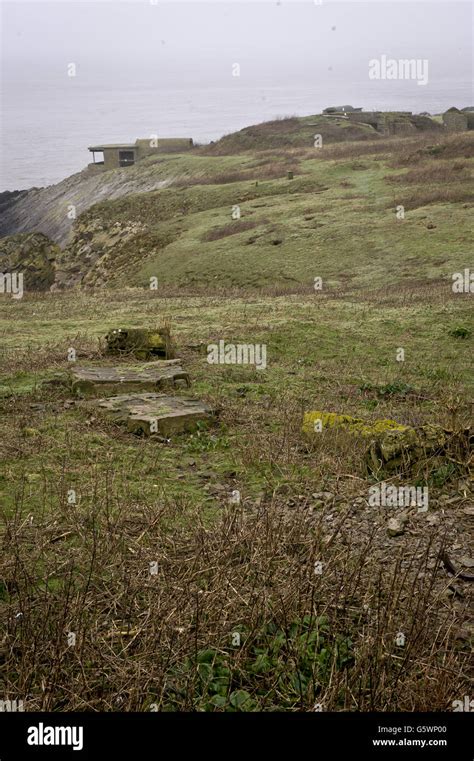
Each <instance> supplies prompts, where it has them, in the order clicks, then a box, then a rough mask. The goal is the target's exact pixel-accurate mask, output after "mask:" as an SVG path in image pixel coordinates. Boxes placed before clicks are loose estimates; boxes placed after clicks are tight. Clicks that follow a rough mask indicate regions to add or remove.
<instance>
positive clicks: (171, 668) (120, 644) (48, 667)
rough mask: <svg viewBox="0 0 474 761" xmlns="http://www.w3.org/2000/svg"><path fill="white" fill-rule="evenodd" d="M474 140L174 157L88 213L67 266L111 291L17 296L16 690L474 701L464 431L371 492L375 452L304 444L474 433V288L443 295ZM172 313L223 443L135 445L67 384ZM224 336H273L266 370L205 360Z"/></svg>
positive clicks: (345, 704) (76, 703) (12, 460)
mask: <svg viewBox="0 0 474 761" xmlns="http://www.w3.org/2000/svg"><path fill="white" fill-rule="evenodd" d="M259 139H260V137H259ZM237 143H238V140H237ZM232 145H233V149H234V150H235V151H236V152H235V153H234V154H232V153H231V154H226V155H221V154H222V151H223V149H225V150H226V151H227V150H229V149H230V147H232ZM223 146H224V148H223ZM472 147H473V141H472V138H471V136H470V135H453V136H448V137H446V136H445V135H441V136H438V135H436V136H430V138H429V139H427V138H426V136H422V137H417V138H414V139H412V138H406V139H403V140H401V139H400V140H399V139H392V140H382V139H378V140H376V141H358V142H341V143H338V144H337V145H336V144H335V145H332V146H331V145H328V146H325V147H324V148H323V149H320V150H319V152H316V149H311V148H307V147H306V148H305V147H301V146H296V147H283V148H281V147H278V148H275V147H274V146H270V148H261V150H260V149H259V150H254V149H252V150H251V151H249V152H247V151H244V152H243V153H242V152H240V151H241V148H242V146H241V145H239V147H238V151H237V148H236V142H234V143H232V140H231V139H228V140H227V141H223V143H222V145H220V146H219V147H217V148H213V147H212V146H211V147H210V148H209V149H204V148H202V149H201V148H200V149H198V150H197V151H196V152H195V153H193V154H192V155H188V156H186V157H185V156H172V157H166V158H165V157H160V159H159V160H158V165H159V166H160V167H161V168H160V172H161V171H163V172H164V173H165V174H166V173H167V174H168V175H169V176H171V169H172V167H174V169H173V172H174V174H173V177H175V179H176V182H175V184H174V185H172V186H169V187H167V188H162V189H160V190H158V191H152V192H149V193H143V194H137V195H133V196H129V197H127V198H122V199H117V200H115V201H106V202H104V203H101V204H97V205H96V206H94V207H93V208H91V209H90V210H89V211H87V212H85V213H84V214H83V215H82V216H81V217H80V219H79V220H78V223H77V229H76V233H77V237H76V241H75V243H74V244H73V246H72V247H71V248H70V249H68V250H66V251H65V252H64V262H63V266H64V267H65V270H64V271H65V273H66V275H65V277H66V276H67V267H68V266H70V267H71V265H72V264H73V262H74V261H75V263H76V266H78V265H80V267H81V268H82V267H83V268H84V269H83V270H82V271H83V272H84V273H85V278H84V282H83V285H87V284H94V283H95V284H98V283H102V284H106V285H108V286H109V288H108V289H107V288H102V289H93V288H82V289H76V290H65V291H64V292H60V291H59V292H58V291H56V292H53V293H43V294H39V293H28V292H27V293H26V294H25V295H24V297H23V298H22V299H19V300H14V299H12V298H10V296H9V295H2V296H0V365H1V373H0V412H1V414H0V454H1V459H2V469H1V471H0V511H1V519H2V525H3V529H2V542H3V545H2V546H3V552H2V555H1V560H0V611H1V614H2V617H3V619H4V620H5V622H6V627H5V634H4V638H3V640H2V642H1V649H0V658H1V659H2V665H4V669H3V672H2V676H1V680H2V686H3V693H2V694H3V695H5V697H8V698H10V699H14V698H17V699H22V700H24V701H25V710H40V709H42V710H48V709H49V710H92V711H122V710H123V711H130V710H137V711H148V710H160V711H161V710H165V711H180V710H199V711H230V712H233V711H245V710H250V711H255V710H263V711H274V710H285V711H314V710H316V711H317V710H324V711H328V710H337V711H339V710H346V711H373V710H377V711H413V710H419V711H450V710H452V704H453V701H454V700H458V699H462V696H464V695H468V694H469V689H470V683H471V671H470V669H471V666H470V658H471V652H472V637H473V632H474V626H473V621H472V615H471V610H470V604H471V598H470V595H471V594H472V593H471V591H470V587H472V582H469V581H468V580H466V579H463V578H460V577H457V578H453V576H452V575H450V574H449V573H448V569H447V568H446V565H445V564H444V561H443V557H444V554H443V553H444V551H445V550H447V551H449V555H450V557H451V558H452V560H453V562H454V563H455V565H456V568H459V569H461V570H462V571H464V572H465V573H466V572H469V568H470V565H469V564H470V563H471V562H472V556H473V553H474V547H473V544H472V539H471V537H472V530H471V524H472V516H473V512H474V500H473V481H472V470H471V471H470V470H469V460H470V458H471V466H472V452H471V451H470V450H469V446H468V442H467V439H466V437H464V438H463V439H462V441H463V442H464V445H463V446H461V444H459V447H458V449H457V450H455V453H454V454H451V455H450V456H446V457H435V456H427V457H425V458H422V459H421V461H420V463H419V465H418V467H417V469H415V470H414V471H413V472H395V473H392V474H385V473H383V474H374V473H371V472H369V471H368V469H367V464H366V459H365V450H366V446H367V442H366V441H364V440H362V439H360V438H357V437H356V436H353V435H350V434H348V433H347V431H344V430H325V431H323V432H322V433H320V434H317V435H315V436H309V437H308V436H307V435H306V434H304V433H303V432H302V430H301V425H302V419H303V413H304V412H305V411H307V410H328V411H331V412H338V413H345V414H348V415H354V416H357V417H361V418H364V419H366V420H367V421H375V420H377V419H379V418H382V419H386V418H390V419H393V420H396V421H397V422H399V423H404V424H407V425H412V426H420V425H427V424H434V425H441V426H443V428H445V429H446V430H448V431H452V432H453V434H452V437H453V439H454V440H456V441H457V439H456V434H457V433H459V432H460V431H464V430H465V429H466V428H467V427H468V426H469V425H471V426H472V389H473V377H472V348H473V340H474V338H473V334H474V324H473V317H472V293H469V292H464V293H454V292H453V290H452V274H453V273H454V272H459V271H463V269H464V268H466V267H468V266H469V264H470V263H469V260H468V254H469V250H470V248H469V238H468V233H469V215H470V214H471V215H472V199H470V195H469V194H470V187H469V173H470V168H471V166H472ZM290 170H291V171H293V172H294V179H293V180H290V179H288V178H287V172H288V171H290ZM256 183H258V184H256ZM399 204H403V205H404V206H405V211H406V214H405V219H397V217H396V206H397V205H399ZM235 205H239V206H240V208H241V212H242V213H241V218H240V219H235V220H234V219H232V218H231V212H232V207H233V206H235ZM86 263H88V264H87V268H86ZM71 272H72V270H71ZM69 274H71V273H69ZM150 277H157V279H158V290H150V288H149V278H150ZM315 277H321V278H322V289H321V290H315V289H314V282H315V281H314V278H315ZM162 322H166V323H167V324H169V325H170V326H171V331H172V334H173V336H174V339H175V342H176V346H177V352H178V356H179V357H181V358H182V360H183V364H184V366H185V368H186V369H187V370H188V371H189V373H190V375H191V379H192V386H191V388H190V389H186V390H183V389H180V388H177V389H176V393H177V394H182V395H186V396H189V395H191V396H195V397H198V398H201V399H203V400H205V401H206V402H207V403H208V404H210V405H211V406H212V407H213V408H214V409H215V410H216V413H217V415H216V419H215V421H214V423H213V424H212V425H211V426H209V427H200V428H199V429H198V430H197V431H196V432H195V433H192V434H188V435H176V436H174V437H171V439H159V440H152V439H143V438H139V437H136V436H133V435H131V434H128V433H126V432H125V431H124V429H123V428H120V427H118V426H115V425H114V424H113V423H111V422H110V421H107V420H105V419H103V418H102V417H100V415H98V414H97V413H96V411H95V410H94V409H91V408H86V407H84V406H82V405H81V404H80V403H79V401H78V400H77V399H74V398H72V397H71V393H70V391H69V389H68V387H67V386H65V385H61V383H59V382H58V374H59V376H61V374H64V373H65V372H66V371H67V370H68V368H70V366H71V365H70V363H69V362H68V353H69V352H70V349H71V348H73V349H75V351H76V354H77V362H78V363H84V362H87V361H94V362H100V363H107V362H110V358H107V357H106V356H104V354H103V348H104V340H103V339H104V336H105V334H106V333H107V332H108V331H109V330H110V329H111V328H117V327H153V326H156V325H157V324H159V323H162ZM222 339H223V340H224V341H226V342H233V343H240V342H242V343H251V344H256V343H264V344H265V345H266V347H267V367H266V369H265V370H256V369H255V368H254V367H249V366H239V365H211V364H208V362H207V345H208V344H210V343H216V342H218V341H219V340H222ZM400 349H403V350H404V360H403V361H398V360H399V351H400ZM460 441H461V439H460ZM382 479H384V480H385V481H387V482H388V483H389V484H391V485H396V486H404V485H416V486H419V487H420V488H425V487H426V488H428V490H429V510H428V511H427V512H426V513H423V512H420V511H418V509H417V507H416V506H409V507H407V508H405V509H403V510H401V509H398V508H391V509H390V508H387V507H374V506H372V505H371V504H370V503H369V499H368V495H369V489H370V487H372V486H373V485H375V484H377V483H380V481H381V480H382ZM71 490H72V491H73V493H74V499H73V500H71V496H70V495H71ZM236 490H238V491H239V492H240V502H239V503H236V502H235V501H232V495H233V493H234V492H235V491H236ZM390 519H396V520H397V521H399V524H400V525H399V530H396V531H395V532H394V531H393V530H391V529H390V525H389V521H390ZM389 529H390V530H389ZM150 563H153V564H156V569H155V570H156V573H155V572H154V573H153V574H151V573H150ZM471 573H472V569H471ZM70 633H74V634H75V644H74V645H70V644H69V639H68V637H69V634H70ZM400 635H403V637H402V638H401V639H400ZM401 641H402V642H403V644H400V642H401Z"/></svg>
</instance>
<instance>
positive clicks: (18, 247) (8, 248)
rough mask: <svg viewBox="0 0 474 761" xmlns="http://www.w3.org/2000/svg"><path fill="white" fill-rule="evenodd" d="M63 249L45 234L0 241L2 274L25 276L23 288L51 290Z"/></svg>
mask: <svg viewBox="0 0 474 761" xmlns="http://www.w3.org/2000/svg"><path fill="white" fill-rule="evenodd" d="M60 252H61V250H60V248H59V246H58V245H56V244H55V243H53V242H52V241H51V240H49V238H47V236H46V235H43V234H42V233H19V234H17V235H9V236H8V237H6V238H2V239H0V272H1V273H2V274H4V275H5V274H7V275H10V276H11V275H12V274H13V273H14V274H15V275H16V276H18V275H20V274H21V275H22V279H23V289H24V291H25V292H28V291H49V290H50V288H51V286H52V285H53V283H54V281H55V277H56V260H57V258H58V256H59V254H60Z"/></svg>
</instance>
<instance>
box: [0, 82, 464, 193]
mask: <svg viewBox="0 0 474 761" xmlns="http://www.w3.org/2000/svg"><path fill="white" fill-rule="evenodd" d="M471 97H472V96H471V86H470V83H469V82H467V81H466V82H453V81H449V80H444V81H443V80H438V81H435V82H429V83H428V85H426V86H422V85H418V84H417V83H416V82H413V81H392V82H386V81H385V82H384V81H371V82H369V81H368V80H365V81H362V82H350V83H348V82H347V81H342V82H335V83H332V84H331V85H330V86H329V85H328V83H327V82H325V83H324V84H322V83H320V82H315V84H314V86H311V85H305V86H301V87H294V86H291V87H290V86H282V87H268V88H265V87H251V86H250V87H249V86H246V87H242V86H241V85H240V83H239V81H238V80H237V79H236V80H235V82H232V84H231V86H227V87H219V88H216V87H214V88H196V87H194V88H190V89H186V90H184V89H168V88H163V87H160V86H158V85H154V84H153V83H150V84H143V83H141V82H140V80H139V79H137V83H134V82H133V81H130V82H128V83H123V82H121V81H117V80H116V78H114V77H111V78H110V80H109V81H107V80H104V79H103V80H102V81H100V82H99V81H96V80H90V81H84V79H83V78H81V77H79V76H77V77H70V78H66V77H64V76H63V75H62V76H61V77H51V78H35V77H34V72H33V74H32V77H31V79H25V78H22V79H20V80H17V81H16V80H15V78H14V76H11V77H9V78H5V79H4V80H3V87H2V125H1V127H2V130H1V138H0V139H1V164H0V190H17V189H23V188H29V187H33V186H36V187H41V186H45V185H51V184H53V183H56V182H58V181H60V180H62V179H64V178H65V177H67V176H69V175H70V174H73V173H74V172H77V171H79V170H80V169H82V168H84V167H85V166H86V165H87V163H88V162H89V160H90V154H89V152H88V150H87V147H88V146H89V145H92V144H94V143H95V144H98V143H101V142H107V143H113V142H134V141H135V139H136V138H137V137H149V136H150V135H155V134H157V135H158V136H159V137H160V136H161V137H181V136H182V137H192V138H193V139H194V140H195V141H196V142H208V141H209V140H215V139H217V138H219V137H221V136H222V135H224V134H227V133H229V132H233V131H235V130H238V129H241V128H242V127H245V126H248V125H251V124H257V123H259V122H261V121H264V120H268V119H272V118H275V117H278V116H290V115H298V116H305V115H309V114H314V113H318V112H320V111H321V110H322V109H323V108H325V107H326V106H329V105H339V104H344V103H349V104H352V105H353V106H363V107H364V109H381V110H407V111H413V112H414V113H419V112H421V111H428V112H430V113H440V112H441V111H443V110H445V109H446V108H449V107H450V106H452V105H456V106H458V107H461V108H462V107H464V106H467V105H471V103H470V100H471Z"/></svg>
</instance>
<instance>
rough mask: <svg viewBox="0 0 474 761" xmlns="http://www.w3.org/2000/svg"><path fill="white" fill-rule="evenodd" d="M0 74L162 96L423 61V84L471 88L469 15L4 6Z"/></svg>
mask: <svg viewBox="0 0 474 761" xmlns="http://www.w3.org/2000/svg"><path fill="white" fill-rule="evenodd" d="M1 11H2V56H1V64H2V75H3V76H4V77H6V78H7V79H8V80H10V81H11V80H14V79H15V78H18V79H22V78H24V77H28V78H30V79H33V80H34V79H35V77H41V76H42V71H43V69H45V68H48V69H49V70H51V69H53V70H54V71H56V72H57V74H58V76H64V73H65V70H66V66H67V64H68V63H70V62H74V63H75V64H76V66H77V72H78V76H81V77H83V79H84V81H93V80H96V81H98V82H100V78H101V76H102V75H104V74H105V73H107V76H108V77H109V76H110V73H111V72H112V73H113V74H114V76H116V78H117V80H120V81H123V82H131V83H133V81H134V80H135V81H136V78H137V77H140V78H141V80H140V81H142V82H146V81H150V82H153V83H159V84H160V85H161V86H172V87H189V86H192V85H196V86H201V87H207V86H209V87H211V86H222V85H225V84H229V86H232V81H233V78H232V73H231V69H232V64H233V63H239V64H240V67H241V69H240V77H239V85H240V86H245V85H246V84H248V85H252V86H254V85H265V86H267V87H268V86H270V87H271V86H275V87H276V86H279V85H282V84H285V85H288V84H295V85H297V84H307V83H309V82H314V81H317V80H320V79H327V80H329V81H331V80H334V81H336V80H340V79H343V78H344V77H348V76H350V77H351V80H352V81H354V80H355V79H361V80H363V79H366V78H367V67H368V61H369V60H370V59H372V58H378V57H380V56H381V55H382V54H385V55H387V56H389V57H393V58H397V59H398V58H422V59H425V58H426V59H428V60H429V66H430V80H431V81H434V80H437V81H440V80H442V79H445V78H449V79H453V78H456V79H460V80H464V81H466V80H469V79H471V73H472V6H471V5H470V3H465V2H460V3H458V2H452V1H451V0H450V1H449V2H442V1H438V2H436V1H434V2H433V1H429V0H426V1H425V2H417V3H412V2H408V1H404V0H399V1H398V2H392V3H385V2H364V3H362V2H355V1H354V2H334V0H332V1H329V0H326V1H324V0H323V3H322V5H317V4H315V3H314V2H313V1H312V0H307V2H295V1H294V0H293V1H292V0H286V1H285V0H281V2H280V3H278V2H275V1H274V0H268V1H267V2H255V0H253V1H252V2H251V3H248V2H242V1H239V2H230V3H226V2H222V1H220V2H218V3H215V2H210V3H203V2H200V0H195V1H194V2H180V0H173V2H170V3H167V2H162V0H158V3H157V4H152V3H151V2H150V0H136V1H135V2H118V1H117V0H102V2H85V1H83V2H64V0H63V2H41V0H38V1H37V2H22V1H21V0H11V1H10V2H2V5H1Z"/></svg>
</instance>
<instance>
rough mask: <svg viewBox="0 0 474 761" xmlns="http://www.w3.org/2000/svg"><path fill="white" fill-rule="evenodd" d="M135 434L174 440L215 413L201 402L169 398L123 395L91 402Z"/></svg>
mask: <svg viewBox="0 0 474 761" xmlns="http://www.w3.org/2000/svg"><path fill="white" fill-rule="evenodd" d="M87 404H88V405H90V406H93V407H94V408H95V409H97V411H98V412H100V413H102V414H104V415H106V416H107V417H108V418H110V419H112V420H113V421H115V422H116V423H118V424H120V425H124V426H126V428H127V430H128V431H130V432H131V433H134V434H137V435H142V436H153V434H155V435H159V436H170V435H171V434H175V433H180V432H182V431H192V430H195V429H196V427H197V424H198V423H199V422H210V421H211V420H212V417H213V414H214V413H213V410H212V409H211V408H210V407H209V406H208V405H207V404H205V403H204V402H201V401H200V400H199V399H189V398H187V397H180V396H167V395H166V394H121V395H120V396H112V397H109V398H108V399H97V400H95V401H93V402H87Z"/></svg>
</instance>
